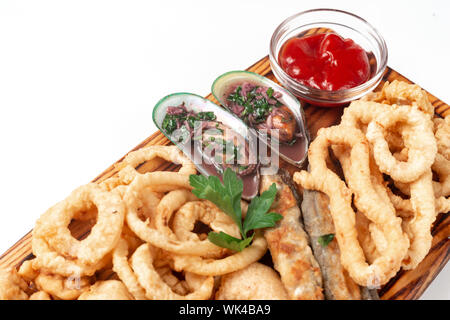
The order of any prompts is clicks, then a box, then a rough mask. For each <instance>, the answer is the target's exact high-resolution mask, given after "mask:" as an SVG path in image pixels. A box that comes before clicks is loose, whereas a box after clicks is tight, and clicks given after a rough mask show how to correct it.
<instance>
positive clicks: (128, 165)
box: [116, 146, 197, 184]
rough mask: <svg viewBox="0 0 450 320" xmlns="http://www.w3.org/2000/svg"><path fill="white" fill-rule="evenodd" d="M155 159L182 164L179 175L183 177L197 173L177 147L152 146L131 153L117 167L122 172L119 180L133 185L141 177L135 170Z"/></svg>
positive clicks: (158, 172) (156, 172)
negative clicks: (137, 177) (135, 179)
mask: <svg viewBox="0 0 450 320" xmlns="http://www.w3.org/2000/svg"><path fill="white" fill-rule="evenodd" d="M155 158H162V159H164V160H167V161H169V162H173V163H175V164H181V165H182V167H181V168H180V170H179V171H178V173H180V174H182V175H185V176H189V175H191V174H196V172H197V170H196V168H195V166H194V164H193V163H192V162H191V161H190V160H189V159H188V158H187V157H186V156H185V155H184V154H183V153H182V152H181V151H180V150H179V149H178V148H177V147H176V146H150V147H146V148H142V149H139V150H137V151H133V152H131V153H129V154H128V155H127V156H126V157H125V159H124V160H123V161H121V162H120V163H119V164H117V165H116V167H117V168H118V169H119V170H120V171H119V178H120V179H121V180H122V181H124V182H125V183H126V184H129V183H131V181H133V180H134V178H135V177H136V176H137V175H139V173H138V172H137V171H136V169H135V168H136V167H138V166H139V165H141V164H142V163H144V162H147V161H151V160H153V159H155ZM124 169H125V170H124ZM160 173H161V172H160V171H155V172H149V173H148V174H155V175H160ZM164 173H169V172H164Z"/></svg>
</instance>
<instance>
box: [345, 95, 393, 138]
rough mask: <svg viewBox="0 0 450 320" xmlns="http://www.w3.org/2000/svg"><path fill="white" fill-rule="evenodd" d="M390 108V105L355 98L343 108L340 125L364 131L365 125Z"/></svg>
mask: <svg viewBox="0 0 450 320" xmlns="http://www.w3.org/2000/svg"><path fill="white" fill-rule="evenodd" d="M391 109H392V106H390V105H387V104H381V103H377V102H372V101H362V100H356V101H353V102H352V103H351V104H350V105H349V106H348V107H347V108H345V109H344V114H343V115H342V118H341V124H340V125H344V126H347V127H352V128H357V129H359V130H361V131H362V132H363V133H365V132H366V129H367V126H368V125H369V123H370V122H371V121H372V120H373V119H375V118H376V117H378V116H379V115H380V114H382V113H384V112H388V111H390V110H391Z"/></svg>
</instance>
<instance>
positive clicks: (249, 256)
mask: <svg viewBox="0 0 450 320" xmlns="http://www.w3.org/2000/svg"><path fill="white" fill-rule="evenodd" d="M266 250H267V241H266V239H264V237H263V236H261V235H260V234H259V233H258V234H257V235H256V236H255V238H254V239H253V243H252V244H251V245H250V246H249V247H247V248H245V249H244V250H242V251H241V252H238V253H235V254H233V255H231V256H228V257H226V258H223V259H218V260H214V259H203V258H202V257H199V256H192V255H181V254H172V259H173V268H174V269H175V270H176V271H182V270H184V271H189V272H193V273H195V274H198V275H202V276H220V275H223V274H227V273H230V272H234V271H237V270H240V269H243V268H245V267H247V266H248V265H250V264H252V263H253V262H256V261H258V260H259V259H261V258H262V257H263V256H264V254H265V253H266Z"/></svg>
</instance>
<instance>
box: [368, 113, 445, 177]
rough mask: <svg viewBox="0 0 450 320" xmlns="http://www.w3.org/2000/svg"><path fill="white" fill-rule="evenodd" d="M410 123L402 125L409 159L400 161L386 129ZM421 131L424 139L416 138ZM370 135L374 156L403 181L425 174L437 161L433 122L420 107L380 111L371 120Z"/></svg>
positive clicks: (382, 165) (379, 164)
mask: <svg viewBox="0 0 450 320" xmlns="http://www.w3.org/2000/svg"><path fill="white" fill-rule="evenodd" d="M399 122H400V123H401V122H404V123H406V124H407V125H406V126H404V127H403V128H402V132H401V133H402V136H403V138H404V139H403V140H404V143H405V147H406V148H407V149H408V161H398V160H397V159H396V158H395V157H394V156H393V155H392V153H391V152H390V150H389V145H388V143H387V141H386V140H385V138H384V136H385V132H386V128H388V127H391V126H393V125H395V124H397V123H399ZM419 133H420V136H421V139H420V140H418V139H417V138H416V137H417V135H418V134H419ZM366 137H367V139H368V140H369V142H370V143H371V144H372V147H373V156H374V158H375V161H376V163H377V165H378V167H379V168H380V171H381V172H383V173H386V174H388V175H390V176H391V177H392V178H393V179H394V180H396V181H400V182H412V181H415V180H417V179H418V178H419V177H420V176H421V175H423V174H424V173H425V172H426V171H427V169H428V168H430V167H431V165H432V164H433V162H434V160H435V157H436V153H437V146H436V140H435V138H434V134H433V131H432V128H431V126H430V121H429V119H427V118H424V117H423V116H422V113H421V112H420V111H418V110H415V109H411V108H409V107H406V106H400V107H397V108H392V110H390V111H389V112H388V113H386V114H384V113H381V114H379V115H378V116H377V117H376V119H375V120H374V121H372V122H370V123H369V125H368V127H367V133H366Z"/></svg>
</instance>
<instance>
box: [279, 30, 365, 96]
mask: <svg viewBox="0 0 450 320" xmlns="http://www.w3.org/2000/svg"><path fill="white" fill-rule="evenodd" d="M278 60H279V63H280V65H281V68H283V70H284V71H285V72H286V73H287V74H288V75H289V76H291V77H292V78H294V79H295V80H297V81H298V82H299V83H301V84H303V85H306V86H308V87H312V88H316V89H322V90H328V91H337V90H342V89H349V88H353V87H356V86H358V85H360V84H362V83H364V82H366V81H367V80H369V77H370V64H369V59H368V57H367V53H366V51H364V49H363V48H361V47H360V46H359V45H357V44H356V43H355V42H354V41H353V40H351V39H343V38H342V37H340V36H339V35H337V34H334V33H321V34H317V35H312V36H305V37H301V38H291V39H289V40H288V41H286V43H285V44H284V45H283V47H282V48H281V50H280V54H279V58H278Z"/></svg>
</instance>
